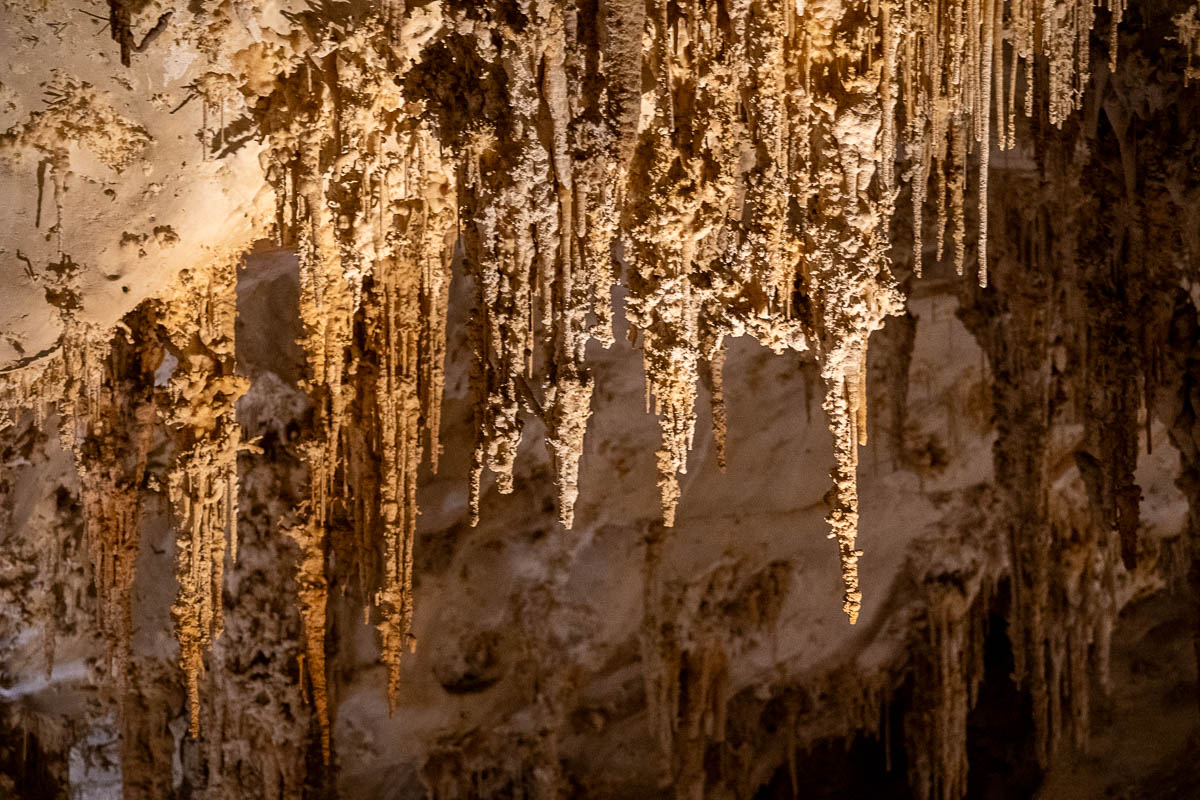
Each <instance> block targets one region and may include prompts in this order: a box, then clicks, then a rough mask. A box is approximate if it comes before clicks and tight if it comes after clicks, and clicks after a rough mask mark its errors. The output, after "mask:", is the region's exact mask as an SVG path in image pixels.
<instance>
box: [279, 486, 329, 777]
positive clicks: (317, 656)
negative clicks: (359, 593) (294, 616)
mask: <svg viewBox="0 0 1200 800" xmlns="http://www.w3.org/2000/svg"><path fill="white" fill-rule="evenodd" d="M305 510H307V509H305ZM310 513H311V512H310ZM284 533H286V534H287V535H288V536H290V537H291V538H292V539H293V540H294V541H295V542H296V546H297V547H299V548H300V559H299V562H298V563H297V566H296V586H297V589H296V592H297V595H298V596H299V600H300V620H301V622H302V623H303V625H304V658H303V662H302V664H301V670H300V672H301V678H300V680H301V683H302V684H303V682H304V678H305V677H306V676H307V678H308V681H309V684H310V686H311V697H312V704H313V713H314V715H315V718H316V721H317V726H318V728H319V731H320V736H321V755H322V757H323V758H324V760H325V763H326V764H328V763H329V759H330V755H331V753H332V750H333V742H332V736H331V731H332V725H331V724H330V720H329V690H328V687H327V684H326V678H325V603H326V598H327V596H328V594H329V583H328V581H327V580H326V578H325V541H324V540H325V536H324V534H323V532H322V531H321V529H320V528H319V527H318V526H317V525H316V524H315V523H314V522H312V521H311V519H310V521H309V522H307V523H301V524H300V525H297V526H295V527H292V528H288V529H286V530H285V531H284Z"/></svg>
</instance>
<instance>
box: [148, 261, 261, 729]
mask: <svg viewBox="0 0 1200 800" xmlns="http://www.w3.org/2000/svg"><path fill="white" fill-rule="evenodd" d="M236 291H237V266H236V262H235V261H233V260H229V261H225V262H218V263H216V264H214V265H213V266H212V267H211V268H209V269H204V270H189V271H186V272H184V273H183V274H182V275H181V276H180V279H179V285H178V288H177V290H176V292H175V296H174V297H173V298H172V300H171V302H169V303H163V304H161V305H162V307H163V321H162V325H163V328H164V329H165V330H166V332H167V347H168V348H169V350H170V352H171V354H172V355H174V356H175V358H176V359H177V360H178V363H177V365H176V366H175V369H174V372H173V373H172V375H171V378H170V381H169V384H168V389H167V391H168V394H169V396H170V414H169V417H168V425H169V426H170V427H171V430H172V432H173V436H174V439H175V444H176V454H175V463H174V465H173V467H172V468H171V472H170V474H169V475H168V494H169V498H170V503H171V510H172V514H173V516H174V519H175V524H176V569H175V575H176V578H177V579H178V581H179V594H178V596H177V598H176V601H175V605H174V606H173V607H172V616H173V617H174V620H175V631H176V635H177V636H178V638H179V650H180V661H181V664H182V667H183V671H184V674H185V676H186V678H187V690H188V704H189V708H190V711H191V730H192V735H193V736H195V735H196V734H197V733H198V730H199V725H200V696H199V694H200V676H201V674H202V673H203V671H204V657H205V655H206V654H207V653H208V651H209V649H210V647H211V645H212V641H213V639H214V638H215V637H217V636H219V635H220V633H221V616H222V614H221V604H222V589H223V578H224V574H225V555H226V550H227V549H228V550H229V551H230V552H231V556H232V557H233V558H237V498H238V471H237V456H238V451H239V449H240V447H241V429H240V428H239V427H238V424H237V420H236V419H235V407H236V404H237V400H238V398H239V397H241V396H242V394H244V393H245V391H246V389H247V388H248V383H247V381H246V379H245V378H242V377H240V376H238V375H237V372H236V364H235V351H234V341H235V340H234V335H235V333H234V327H235V324H236V321H237V295H236Z"/></svg>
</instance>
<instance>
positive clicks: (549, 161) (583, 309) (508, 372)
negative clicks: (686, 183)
mask: <svg viewBox="0 0 1200 800" xmlns="http://www.w3.org/2000/svg"><path fill="white" fill-rule="evenodd" d="M529 14H530V20H529V21H528V23H527V24H526V25H524V26H523V27H522V29H521V30H520V31H515V30H513V29H511V28H507V27H506V28H504V29H503V30H502V31H501V35H502V41H501V44H500V48H501V55H500V59H501V64H502V66H503V69H504V72H505V78H506V81H507V83H506V90H507V94H508V101H509V109H508V112H509V115H508V117H507V119H506V120H505V126H506V130H504V131H493V132H492V135H488V136H478V137H475V138H474V139H473V141H472V142H471V143H470V144H469V145H468V146H466V147H464V148H463V150H462V152H461V153H460V160H461V166H460V168H459V169H460V172H461V173H462V174H463V175H464V176H465V182H464V183H463V185H462V187H461V192H462V194H461V196H460V204H462V205H463V206H464V207H466V208H468V209H470V210H471V211H472V212H473V213H472V214H471V217H470V218H469V219H465V220H464V230H463V235H464V245H465V248H464V250H465V254H466V266H467V268H468V270H469V271H470V273H471V275H472V276H473V277H474V279H475V283H476V287H477V292H478V294H477V316H476V319H475V323H474V325H475V328H474V331H473V335H472V346H473V348H474V351H475V366H474V371H473V378H472V383H473V386H474V390H475V393H476V396H477V398H478V404H479V407H478V409H477V418H478V433H477V439H476V447H475V456H474V462H473V469H472V477H471V512H472V519H473V521H476V522H477V521H478V517H479V504H480V497H481V493H482V476H483V470H484V468H485V467H486V468H487V469H489V470H490V471H492V472H493V473H495V474H496V476H497V488H498V490H499V491H500V492H501V493H507V492H510V491H512V488H513V467H514V462H515V457H516V453H517V449H518V447H519V445H520V440H521V428H522V423H521V420H520V416H519V414H520V410H521V409H522V408H524V409H526V410H528V411H530V412H532V413H534V414H536V415H538V416H540V417H541V418H542V420H543V422H544V423H545V426H546V437H547V445H548V448H549V451H550V457H551V462H552V464H553V467H554V475H555V483H556V485H557V487H558V499H559V519H560V520H561V521H562V523H563V524H564V525H565V526H567V527H570V526H571V525H572V524H573V522H574V509H575V501H576V498H577V496H578V486H579V459H580V456H581V455H582V453H583V439H584V434H585V432H586V430H587V424H588V419H589V417H590V415H591V400H592V390H593V380H592V377H591V375H590V372H589V370H588V368H587V365H586V362H585V357H584V353H585V348H586V345H587V342H588V340H589V339H590V338H593V337H594V338H596V339H598V340H599V341H601V342H602V343H604V344H608V343H610V342H611V340H612V330H611V312H610V309H609V304H610V302H611V301H610V299H609V296H610V293H611V289H612V285H613V273H612V265H611V255H610V246H611V243H612V239H613V236H614V234H615V230H616V214H617V206H618V202H619V191H620V186H619V179H620V178H621V177H622V175H623V169H621V164H620V160H621V148H622V145H621V142H622V139H621V130H620V128H621V120H620V119H619V118H616V119H614V118H611V117H606V116H604V114H603V112H604V104H605V102H606V101H607V99H608V96H609V93H608V92H602V93H601V94H600V95H599V96H597V95H596V94H595V93H592V92H589V89H588V87H589V85H590V84H589V81H588V80H587V78H588V77H589V74H588V70H589V69H593V68H594V65H589V63H588V61H589V59H588V58H587V53H586V49H587V48H586V45H585V44H584V43H582V42H581V41H580V38H579V37H580V36H581V35H583V28H585V27H586V25H585V24H584V23H585V22H586V21H582V22H581V20H579V19H578V11H577V10H576V9H574V8H570V7H564V6H563V4H560V3H553V2H547V1H546V0H538V1H537V2H533V3H531V4H530V7H529ZM474 45H475V46H476V47H478V48H479V49H480V50H481V51H486V50H487V48H489V47H490V46H491V40H490V35H489V36H487V37H480V38H479V39H478V40H474ZM621 69H622V65H621V64H612V65H609V66H608V71H609V73H610V74H612V75H619V74H620V72H621ZM588 112H592V113H591V114H589V113H588ZM597 120H599V121H597ZM547 131H548V133H546V132H547ZM501 149H503V150H504V151H505V153H504V155H503V157H501V155H500V151H501ZM535 372H536V373H540V374H541V375H543V376H545V377H544V379H543V380H541V381H540V382H539V381H535V380H534V375H535Z"/></svg>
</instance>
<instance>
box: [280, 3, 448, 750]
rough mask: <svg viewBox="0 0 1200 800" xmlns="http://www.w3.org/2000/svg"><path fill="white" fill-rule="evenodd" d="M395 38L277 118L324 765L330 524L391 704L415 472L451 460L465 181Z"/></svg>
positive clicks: (296, 80) (298, 89)
mask: <svg viewBox="0 0 1200 800" xmlns="http://www.w3.org/2000/svg"><path fill="white" fill-rule="evenodd" d="M401 23H402V20H391V23H390V24H391V25H393V26H394V25H399V24H401ZM390 31H391V28H389V27H387V26H385V25H384V24H383V23H381V22H380V21H379V20H374V19H372V20H367V21H365V22H363V24H361V25H359V26H358V27H357V28H356V30H355V33H354V34H352V35H350V36H348V37H347V38H345V39H344V40H343V41H341V42H340V43H339V46H338V47H336V48H332V49H331V51H330V52H328V53H327V55H325V56H324V57H323V58H322V59H318V60H316V61H315V62H313V63H308V64H304V65H303V66H301V67H300V69H299V70H298V71H297V73H295V74H293V75H290V76H287V77H286V78H284V79H282V81H281V85H280V87H279V89H278V90H277V92H276V97H277V98H278V100H279V104H278V108H277V110H278V111H279V113H278V115H277V116H273V117H268V119H267V120H266V122H265V125H266V127H267V133H268V136H269V139H270V151H269V158H270V161H271V166H270V170H269V178H270V180H271V181H272V183H273V185H274V187H275V189H276V196H277V202H278V213H277V224H278V228H279V234H280V238H281V239H283V240H286V241H295V242H296V244H297V247H298V251H299V256H300V316H301V320H302V322H303V325H304V335H303V338H302V340H301V345H302V347H303V350H304V353H305V356H306V360H307V363H308V373H309V374H308V380H307V389H308V393H309V396H310V398H311V399H312V402H313V406H314V410H315V415H314V427H315V430H314V433H313V435H312V437H311V438H310V440H309V441H307V442H306V443H305V444H304V446H303V451H304V460H305V463H306V465H307V467H308V471H309V480H310V493H309V499H308V501H307V503H306V505H305V514H306V517H307V519H306V520H305V521H304V522H303V523H301V524H300V525H299V526H298V527H297V528H296V529H295V531H299V532H300V533H296V532H293V538H294V539H295V540H296V541H297V543H298V544H299V546H300V547H301V551H302V553H301V561H300V564H301V566H300V571H301V581H300V583H301V593H302V595H303V597H302V603H301V606H302V612H303V619H304V625H305V637H306V642H307V647H306V650H307V652H308V673H309V676H310V681H311V684H312V693H313V698H314V706H315V707H316V710H317V715H318V717H319V720H320V724H321V727H322V731H323V745H324V751H325V755H326V758H328V756H329V737H328V730H329V719H328V711H327V706H328V700H327V698H326V696H325V688H324V687H325V677H324V666H323V665H324V657H323V650H322V648H323V642H324V636H325V592H326V591H327V586H328V579H327V578H326V577H325V576H324V573H323V572H321V570H319V569H318V567H320V566H321V565H323V564H325V554H326V552H327V550H328V549H329V547H330V546H331V537H330V535H329V534H330V531H331V527H332V526H333V525H334V524H335V519H340V518H349V519H350V520H351V521H352V525H353V528H354V530H355V537H354V540H353V548H354V551H355V552H351V553H347V554H346V555H347V556H349V558H348V559H347V560H348V561H352V562H354V563H355V564H356V567H355V569H356V570H357V574H358V578H359V583H360V586H359V588H360V590H361V595H362V599H363V600H364V602H371V599H372V598H373V601H374V603H375V605H376V607H377V610H378V616H379V623H378V626H379V630H380V635H381V638H382V652H383V660H384V662H385V663H386V665H387V667H388V697H389V703H393V704H394V702H395V698H396V696H397V691H398V687H399V682H400V661H401V655H402V653H403V652H404V651H406V650H410V649H411V648H413V647H414V646H415V637H414V635H413V625H412V621H413V603H412V584H413V538H414V534H415V530H416V519H417V505H416V485H417V472H418V468H419V466H420V464H421V462H422V460H423V457H424V454H425V453H426V452H428V453H429V456H430V461H431V464H432V466H433V467H434V468H435V469H436V466H437V456H438V451H439V448H438V443H437V431H438V426H439V419H440V408H441V400H442V389H443V385H444V362H445V347H446V345H445V321H446V310H447V309H446V306H447V302H448V296H449V282H450V257H451V253H452V246H453V229H454V224H455V215H454V202H453V197H454V180H453V177H452V172H451V170H450V168H449V166H448V165H447V164H445V163H444V162H443V158H442V154H441V150H440V147H439V146H438V144H437V143H436V141H435V140H434V139H433V137H432V135H431V134H430V132H429V131H428V129H425V128H422V127H420V126H418V125H417V124H415V122H414V120H413V119H412V118H411V117H410V116H409V115H408V110H409V109H411V108H412V106H411V105H406V103H405V101H404V98H403V96H402V93H401V90H400V89H399V87H398V86H397V84H396V82H394V81H393V80H392V78H391V76H392V75H393V74H394V73H395V72H396V71H397V70H398V69H399V60H398V56H397V55H396V54H395V53H394V52H393V50H392V37H391V35H390ZM333 544H334V546H338V545H337V542H333ZM318 576H320V577H318ZM318 650H322V654H321V655H319V654H318Z"/></svg>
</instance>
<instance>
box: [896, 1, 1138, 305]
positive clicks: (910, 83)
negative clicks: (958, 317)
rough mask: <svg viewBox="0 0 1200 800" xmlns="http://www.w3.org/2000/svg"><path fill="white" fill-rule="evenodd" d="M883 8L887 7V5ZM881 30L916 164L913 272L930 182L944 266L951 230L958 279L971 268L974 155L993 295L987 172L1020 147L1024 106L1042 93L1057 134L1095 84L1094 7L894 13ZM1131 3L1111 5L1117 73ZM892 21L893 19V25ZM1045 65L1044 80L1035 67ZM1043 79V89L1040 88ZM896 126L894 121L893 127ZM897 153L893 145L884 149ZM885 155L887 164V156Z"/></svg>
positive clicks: (907, 5) (980, 255) (981, 236)
mask: <svg viewBox="0 0 1200 800" xmlns="http://www.w3.org/2000/svg"><path fill="white" fill-rule="evenodd" d="M885 5H886V4H885ZM891 5H892V8H891V9H890V10H889V11H887V12H885V18H887V19H892V20H895V21H896V22H897V23H899V24H898V25H896V30H895V32H891V31H889V30H888V24H887V22H885V24H884V32H883V51H884V58H885V59H888V58H892V59H894V63H895V64H896V65H897V68H898V72H895V73H892V74H893V75H894V76H895V79H896V81H897V85H885V86H884V87H883V90H884V93H883V94H884V97H885V98H888V99H892V100H894V99H895V98H896V97H897V94H898V95H899V97H901V98H902V103H901V104H902V107H903V110H904V129H903V131H902V137H901V141H902V143H903V146H904V150H905V155H906V157H907V159H908V160H909V161H910V162H911V163H910V167H909V169H910V170H911V172H910V179H911V180H910V182H911V185H912V210H913V269H914V271H915V273H916V274H917V275H918V276H919V275H920V274H921V262H922V260H923V238H924V237H923V230H922V228H923V220H924V207H925V203H926V201H927V199H928V192H929V185H928V184H929V182H930V180H931V179H932V180H933V183H934V198H933V199H934V201H935V205H936V209H937V216H936V220H935V233H936V242H937V250H936V252H937V257H938V258H939V259H940V258H941V257H942V253H943V250H944V249H945V237H946V233H947V230H948V229H951V230H952V235H953V246H954V263H955V266H956V268H957V270H958V273H959V274H960V275H961V274H962V272H963V268H964V264H965V262H966V253H967V249H966V243H967V235H966V224H967V222H966V217H967V212H966V202H965V198H966V196H967V191H968V189H967V166H968V157H969V155H970V154H971V153H972V152H973V151H974V152H975V153H976V170H977V171H976V187H977V192H978V195H977V197H978V200H977V212H978V228H977V236H978V238H977V253H976V260H977V262H978V278H979V283H980V285H981V286H986V285H987V232H988V164H989V153H990V150H991V143H992V133H991V131H992V129H993V125H995V131H996V135H995V141H996V144H997V145H998V146H999V147H1000V148H1002V149H1008V148H1011V147H1013V146H1014V145H1015V142H1016V114H1017V108H1018V100H1017V98H1018V96H1020V98H1021V101H1020V104H1019V105H1020V108H1021V110H1022V112H1023V113H1024V114H1025V115H1026V116H1031V115H1033V114H1034V113H1035V108H1034V98H1035V91H1036V92H1037V93H1039V94H1040V95H1042V96H1043V97H1042V99H1043V100H1044V102H1045V103H1046V111H1047V114H1048V119H1049V121H1050V123H1051V124H1053V125H1055V126H1060V127H1061V125H1062V124H1063V122H1065V121H1066V119H1067V117H1068V116H1070V114H1071V113H1072V112H1074V111H1075V110H1077V109H1078V108H1079V107H1080V106H1081V104H1082V101H1083V95H1084V91H1085V90H1086V88H1087V85H1088V80H1089V77H1090V74H1091V63H1090V62H1091V47H1090V42H1089V39H1090V35H1091V31H1092V27H1093V25H1094V23H1095V7H1096V3H1095V0H1056V2H1049V3H1034V2H1028V1H1027V0H1009V2H1007V3H1006V2H1004V0H953V2H950V3H948V4H939V3H930V2H909V1H908V0H906V2H904V3H903V6H902V7H901V6H900V4H897V3H892V4H891ZM1124 8H1125V2H1124V0H1110V2H1108V9H1109V12H1110V19H1111V27H1110V32H1109V67H1110V69H1112V68H1115V60H1116V54H1117V28H1118V25H1119V24H1120V21H1121V17H1122V14H1123V12H1124ZM893 15H894V16H893ZM1037 58H1043V59H1044V62H1045V65H1046V66H1045V69H1044V75H1043V74H1042V72H1043V71H1042V70H1040V69H1038V68H1035V59H1037ZM1039 75H1042V77H1041V78H1040V80H1041V81H1042V83H1041V85H1037V86H1035V83H1036V82H1037V80H1039V78H1038V76H1039ZM889 122H890V121H889ZM887 145H893V146H894V140H890V141H889V140H887V138H886V137H885V147H886V146H887ZM885 155H887V154H886V153H885Z"/></svg>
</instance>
